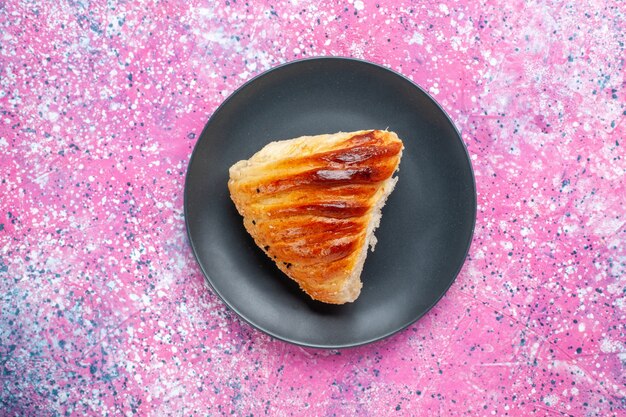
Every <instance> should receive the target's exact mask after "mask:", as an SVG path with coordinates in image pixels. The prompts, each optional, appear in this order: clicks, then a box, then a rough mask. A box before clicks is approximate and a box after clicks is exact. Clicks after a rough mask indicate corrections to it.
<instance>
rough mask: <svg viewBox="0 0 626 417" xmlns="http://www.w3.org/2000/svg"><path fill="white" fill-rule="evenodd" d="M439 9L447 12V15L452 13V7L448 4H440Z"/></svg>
mask: <svg viewBox="0 0 626 417" xmlns="http://www.w3.org/2000/svg"><path fill="white" fill-rule="evenodd" d="M439 10H440V11H441V12H442V13H445V14H446V15H449V14H450V9H448V6H446V5H445V4H440V5H439Z"/></svg>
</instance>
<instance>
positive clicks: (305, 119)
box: [185, 58, 476, 348]
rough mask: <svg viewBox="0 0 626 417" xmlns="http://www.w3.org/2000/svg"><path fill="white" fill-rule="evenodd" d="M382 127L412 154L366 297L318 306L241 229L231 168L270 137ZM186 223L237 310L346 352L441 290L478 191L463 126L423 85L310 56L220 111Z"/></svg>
mask: <svg viewBox="0 0 626 417" xmlns="http://www.w3.org/2000/svg"><path fill="white" fill-rule="evenodd" d="M385 128H389V130H393V131H395V132H396V133H397V134H398V135H399V136H400V137H401V138H402V139H403V141H404V146H405V150H404V154H403V158H402V162H401V164H400V172H399V173H398V176H399V181H398V185H397V186H396V189H395V190H394V192H393V193H392V194H391V196H390V197H389V200H388V202H387V205H386V206H385V207H384V209H383V218H382V221H381V225H380V228H379V229H378V230H377V232H376V237H377V238H378V244H377V246H376V251H375V252H370V254H369V256H368V258H367V260H366V262H365V268H364V271H363V274H362V276H361V278H362V281H363V290H362V292H361V296H360V297H359V298H358V299H357V301H356V302H354V303H352V304H346V305H341V306H335V305H326V304H323V303H319V302H316V301H312V300H311V299H309V297H308V296H307V295H306V294H304V293H302V292H301V291H300V290H299V288H298V286H297V285H296V284H295V283H294V282H292V281H291V280H290V279H288V278H287V277H286V276H285V275H283V274H282V272H280V271H279V270H278V269H277V268H276V266H275V265H274V264H273V262H271V261H270V260H269V259H268V258H267V257H266V256H265V254H263V252H261V250H260V249H258V248H257V247H256V245H255V244H254V241H253V240H252V238H251V237H250V236H249V235H248V234H247V232H246V231H245V229H244V227H243V223H242V219H241V217H240V216H239V214H238V213H237V211H236V210H235V207H234V205H233V203H232V202H231V200H230V197H229V193H228V188H227V182H228V168H229V167H230V166H231V165H232V164H233V163H235V162H236V161H238V160H240V159H247V158H249V157H250V156H252V154H254V153H255V152H256V151H258V150H259V149H261V148H262V147H263V146H264V145H266V144H267V143H268V142H270V141H272V140H281V139H290V138H294V137H297V136H302V135H316V134H322V133H334V132H338V131H346V132H349V131H354V130H360V129H385ZM185 218H186V222H187V232H188V234H189V240H190V242H191V246H192V247H193V250H194V253H195V256H196V258H197V260H198V262H199V264H200V267H201V268H202V271H203V273H204V275H205V276H206V278H207V280H208V282H209V284H210V285H211V286H212V287H213V288H214V290H215V292H216V293H217V294H219V296H220V297H221V298H222V299H223V300H224V302H225V303H226V304H227V305H228V306H229V307H230V308H231V309H232V310H234V311H235V312H236V313H237V314H239V315H240V316H241V317H242V318H243V319H245V320H246V321H247V322H249V323H250V324H252V325H253V326H254V327H256V328H258V329H260V330H262V331H264V332H266V333H268V334H270V335H272V336H274V337H276V338H279V339H282V340H284V341H287V342H291V343H296V344H299V345H304V346H311V347H324V348H342V347H350V346H357V345H361V344H364V343H369V342H373V341H376V340H379V339H382V338H384V337H386V336H389V335H391V334H393V333H395V332H397V331H399V330H401V329H403V328H405V327H406V326H408V325H410V324H411V323H413V322H415V321H416V320H417V319H419V318H420V317H421V316H422V315H424V313H426V312H427V311H428V310H429V309H430V308H431V307H432V306H433V305H435V303H437V301H438V300H439V299H440V298H441V297H442V296H443V294H444V293H445V292H446V290H447V289H448V288H449V287H450V285H451V284H452V282H453V281H454V279H455V278H456V276H457V274H458V272H459V270H460V269H461V266H462V265H463V262H464V260H465V257H466V255H467V251H468V249H469V246H470V242H471V239H472V233H473V230H474V222H475V218H476V189H475V184H474V176H473V173H472V167H471V163H470V160H469V158H468V153H467V150H466V148H465V145H464V144H463V142H462V140H461V137H460V135H459V133H458V131H457V130H456V128H455V127H454V125H453V124H452V122H451V121H450V119H449V118H448V116H447V115H446V114H445V112H444V111H443V110H442V109H441V107H440V106H439V105H438V104H437V103H436V102H435V101H434V100H433V99H432V98H431V97H430V96H429V95H428V94H427V93H425V92H424V91H423V90H422V89H421V88H419V87H418V86H416V85H415V84H413V83H412V82H411V81H409V80H408V79H406V78H404V77H403V76H401V75H399V74H397V73H395V72H393V71H390V70H388V69H386V68H384V67H381V66H378V65H375V64H372V63H369V62H364V61H359V60H355V59H346V58H314V59H307V60H302V61H295V62H291V63H288V64H285V65H282V66H279V67H277V68H274V69H272V70H270V71H267V72H265V73H264V74H261V75H260V76H258V77H256V78H254V79H253V80H252V81H250V82H248V83H246V84H245V85H243V86H242V87H241V88H240V89H238V90H237V91H235V92H234V93H233V94H232V95H231V96H230V97H229V98H228V99H227V100H226V101H225V102H224V103H223V104H222V105H221V106H220V107H219V108H218V109H217V111H216V112H215V113H214V114H213V116H212V117H211V119H210V120H209V122H208V123H207V125H206V127H205V129H204V131H203V132H202V135H201V136H200V139H199V140H198V143H197V144H196V147H195V149H194V151H193V155H192V156H191V161H190V162H189V168H188V172H187V179H186V184H185Z"/></svg>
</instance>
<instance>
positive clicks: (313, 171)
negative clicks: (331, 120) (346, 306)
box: [228, 130, 403, 304]
mask: <svg viewBox="0 0 626 417" xmlns="http://www.w3.org/2000/svg"><path fill="white" fill-rule="evenodd" d="M402 150H403V145H402V141H401V140H400V139H399V138H398V136H397V135H396V134H395V133H394V132H389V131H382V130H361V131H356V132H349V133H345V132H339V133H335V134H330V135H318V136H302V137H299V138H295V139H290V140H283V141H278V142H272V143H270V144H268V145H267V146H265V147H264V148H263V149H261V150H260V151H259V152H257V153H256V154H254V155H253V156H252V157H251V158H250V159H248V160H245V161H239V162H237V163H236V164H234V165H233V166H232V167H231V168H230V179H229V181H228V188H229V191H230V195H231V198H232V200H233V202H234V203H235V206H236V207H237V210H238V211H239V213H240V214H241V215H242V216H243V223H244V226H245V228H246V230H247V231H248V232H249V233H250V235H252V237H253V238H254V240H255V242H256V244H257V245H258V246H259V247H260V248H261V249H262V250H263V251H264V252H265V253H266V254H267V255H268V256H269V257H270V258H271V259H272V260H274V262H275V263H276V265H277V266H278V268H279V269H280V270H281V271H282V272H284V273H285V274H286V275H287V276H289V277H290V278H291V279H293V280H294V281H296V282H297V283H298V284H299V285H300V287H301V288H302V289H303V290H304V291H305V292H306V293H307V294H309V295H310V296H311V297H312V298H313V299H315V300H319V301H322V302H326V303H332V304H343V303H346V302H352V301H354V300H355V299H356V298H357V297H358V295H359V293H360V290H361V287H362V284H361V280H360V275H361V271H362V268H363V264H364V262H365V257H366V256H367V248H368V246H371V247H372V250H373V247H374V245H375V242H376V240H375V238H374V234H373V232H374V229H375V228H376V227H378V223H379V221H380V209H381V208H382V206H383V205H384V203H385V200H386V198H387V196H388V195H389V193H390V192H391V191H392V190H393V187H394V186H395V183H396V180H397V178H392V175H393V173H394V172H395V171H396V170H397V169H398V165H399V163H400V158H401V156H402Z"/></svg>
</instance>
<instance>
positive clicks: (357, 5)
mask: <svg viewBox="0 0 626 417" xmlns="http://www.w3.org/2000/svg"><path fill="white" fill-rule="evenodd" d="M354 8H355V9H357V10H363V9H364V8H365V5H364V4H363V2H362V1H361V0H356V1H355V2H354Z"/></svg>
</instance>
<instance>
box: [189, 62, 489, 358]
mask: <svg viewBox="0 0 626 417" xmlns="http://www.w3.org/2000/svg"><path fill="white" fill-rule="evenodd" d="M310 61H349V62H354V63H357V64H360V65H366V66H371V67H375V68H376V69H377V70H384V71H388V72H390V73H392V74H393V75H395V76H396V77H400V78H401V79H403V80H405V81H407V82H408V83H410V84H411V85H412V86H413V88H416V89H417V90H418V91H420V92H421V93H423V94H424V95H425V96H426V97H427V98H428V99H429V100H430V101H431V102H432V103H433V104H434V105H435V106H437V108H438V109H439V110H440V111H441V113H442V114H443V115H444V116H445V119H446V120H447V123H448V124H449V125H450V126H451V127H452V129H453V131H454V133H455V136H456V139H457V141H458V142H459V143H460V144H461V146H462V149H463V152H464V153H465V157H466V160H467V162H468V165H469V171H470V176H469V177H470V179H471V188H472V193H471V194H472V201H471V206H472V207H471V208H472V212H473V215H472V216H471V228H470V233H469V235H468V240H467V242H465V247H466V249H465V254H464V255H463V257H462V262H460V264H459V266H458V267H457V269H456V271H455V272H454V274H453V276H452V279H451V280H450V282H449V284H448V285H447V286H446V287H445V289H444V290H443V291H442V292H441V294H440V295H439V296H438V297H437V298H436V299H434V301H433V302H432V303H431V304H430V305H429V306H428V307H427V308H426V309H424V310H423V311H422V312H421V313H420V314H417V315H416V316H415V317H414V318H412V319H411V320H409V321H408V322H407V323H404V324H402V325H401V326H395V327H394V328H393V329H392V330H390V331H388V332H386V333H383V334H381V335H379V336H376V337H372V338H368V339H366V340H362V341H358V342H354V343H343V344H324V343H307V342H302V341H299V340H294V339H293V338H289V337H287V336H284V335H280V334H277V333H276V332H273V331H271V330H268V329H265V328H263V326H261V325H259V324H258V323H255V322H254V321H253V320H252V319H250V318H248V317H246V316H245V315H244V314H242V313H241V312H240V311H239V310H238V309H237V308H236V307H235V306H233V305H232V304H231V303H230V302H229V301H228V300H227V299H226V298H225V297H224V296H222V294H221V292H220V291H219V290H218V289H217V288H216V287H215V285H213V283H212V281H211V278H210V277H209V274H208V273H207V271H206V270H205V267H204V265H203V264H202V262H201V260H200V257H199V256H198V250H197V249H196V245H195V243H194V240H193V238H192V236H191V227H190V224H189V216H188V207H187V206H188V201H189V200H188V194H189V187H188V184H189V181H190V180H189V177H190V168H191V166H192V164H193V162H194V160H195V157H196V155H197V152H196V151H197V150H198V147H199V145H200V142H201V139H202V137H203V136H204V134H205V131H207V129H208V128H209V125H211V121H212V120H213V119H214V118H215V117H216V115H217V114H218V113H219V112H220V110H221V109H222V108H224V107H225V106H226V105H227V104H228V103H229V102H230V101H231V100H232V99H233V98H234V97H235V96H236V95H238V94H239V93H240V92H241V91H242V90H244V89H245V88H246V87H248V86H249V85H251V84H253V83H255V82H256V81H257V80H259V79H260V78H262V77H265V76H267V75H269V74H270V73H273V72H275V71H278V70H281V69H283V68H285V67H288V66H292V65H298V64H303V63H306V62H310ZM477 212H478V198H477V189H476V176H475V173H474V167H473V165H472V159H471V155H470V154H469V151H468V149H467V145H466V144H465V142H464V141H463V137H462V135H461V132H460V131H459V129H458V128H457V127H456V125H455V124H454V122H453V121H452V118H451V117H450V115H449V114H448V112H446V110H445V109H444V108H443V107H442V105H441V104H439V102H438V101H437V100H435V99H434V98H433V97H432V96H431V95H430V94H429V93H428V92H427V91H426V90H425V89H423V88H422V87H421V86H419V85H418V84H417V83H416V82H414V81H413V80H411V79H410V78H408V77H407V76H405V75H403V74H401V73H399V72H397V71H395V70H393V69H392V68H389V67H386V66H384V65H381V64H377V63H374V62H371V61H367V60H364V59H359V58H353V57H346V56H329V55H322V56H313V57H307V58H302V59H296V60H291V61H287V62H283V63H280V64H278V65H276V66H273V67H271V68H269V69H267V70H265V71H262V72H261V73H259V74H257V75H255V76H254V77H252V78H250V79H249V80H247V81H246V82H244V83H243V84H241V85H240V86H239V87H237V88H236V89H235V90H233V91H232V92H231V93H230V94H229V95H228V97H226V99H224V100H223V101H222V102H221V103H220V104H219V106H217V107H216V108H215V110H214V111H213V112H212V113H211V115H210V116H209V118H208V119H207V121H206V123H205V125H204V128H203V129H202V132H201V133H200V135H199V136H198V140H197V141H196V143H195V145H194V147H193V150H192V151H191V155H190V157H189V162H188V163H187V172H186V173H185V183H184V190H183V214H184V217H185V230H186V235H187V241H188V242H189V245H190V246H191V249H192V252H193V255H194V258H195V260H196V264H197V265H198V266H199V268H200V271H201V272H202V275H203V276H204V282H205V283H206V284H207V285H208V286H209V287H210V288H211V289H212V290H213V292H214V293H215V294H216V295H217V296H218V297H219V298H220V300H221V301H222V302H223V303H224V304H225V305H226V307H227V308H228V309H230V310H231V311H233V312H234V313H235V314H236V315H237V317H238V319H239V320H243V321H244V322H245V323H247V324H248V325H250V326H252V327H253V328H254V329H256V330H259V331H261V332H262V333H265V334H266V335H268V336H270V337H272V338H275V339H278V340H280V341H282V342H286V343H290V344H293V345H296V346H301V347H306V348H315V349H326V350H333V349H336V350H338V349H349V348H356V347H360V346H365V345H369V344H372V343H375V342H378V341H381V340H384V339H387V338H389V337H391V336H393V335H395V334H398V333H400V332H402V331H404V330H406V329H407V328H408V327H409V326H411V325H412V324H414V323H416V322H418V321H419V320H420V319H422V318H423V317H424V316H425V315H426V314H427V313H428V312H430V310H432V309H433V308H434V307H435V305H437V304H438V303H439V301H441V299H442V298H443V297H444V296H445V295H446V294H447V293H448V291H449V290H450V288H451V287H452V284H454V282H455V281H456V280H457V278H458V276H459V274H460V273H461V270H462V269H463V266H464V265H465V263H466V262H467V257H468V255H469V251H470V249H471V246H472V243H473V241H474V234H475V231H476V218H477V214H478V213H477Z"/></svg>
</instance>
